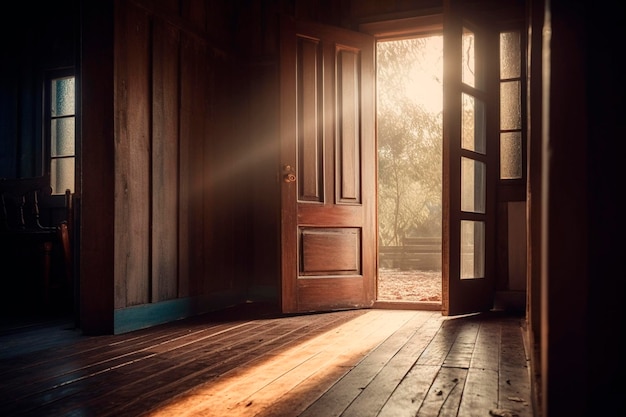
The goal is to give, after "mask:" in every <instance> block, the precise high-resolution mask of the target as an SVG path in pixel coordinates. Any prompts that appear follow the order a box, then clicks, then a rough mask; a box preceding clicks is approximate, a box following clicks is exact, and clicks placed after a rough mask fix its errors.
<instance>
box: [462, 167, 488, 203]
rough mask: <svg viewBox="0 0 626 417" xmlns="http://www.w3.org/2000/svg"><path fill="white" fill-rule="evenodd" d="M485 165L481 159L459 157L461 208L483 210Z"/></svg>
mask: <svg viewBox="0 0 626 417" xmlns="http://www.w3.org/2000/svg"><path fill="white" fill-rule="evenodd" d="M486 172H487V167H486V166H485V164H484V163H483V162H481V161H475V160H473V159H470V158H465V157H462V158H461V210H462V211H466V212H472V213H484V212H485V195H486V188H487V181H486V178H487V176H486Z"/></svg>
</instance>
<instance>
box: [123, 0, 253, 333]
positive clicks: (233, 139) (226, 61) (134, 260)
mask: <svg viewBox="0 0 626 417" xmlns="http://www.w3.org/2000/svg"><path fill="white" fill-rule="evenodd" d="M157 3H158V4H156V5H155V4H154V3H153V2H147V1H141V0H120V1H118V2H117V3H116V6H117V7H116V11H115V36H114V37H115V42H114V45H115V98H114V107H115V138H114V149H115V156H114V164H115V177H114V188H115V204H114V210H115V225H114V235H115V247H114V253H115V262H114V264H115V272H114V282H115V284H114V307H115V310H116V312H117V314H118V316H119V313H120V312H127V311H136V312H139V313H141V311H142V310H141V309H139V308H143V309H144V310H143V313H144V316H145V315H146V314H148V315H150V314H152V316H154V312H152V313H146V311H147V310H146V308H147V307H150V306H154V305H156V304H159V303H161V304H162V305H166V304H164V303H165V302H168V301H169V302H174V301H177V300H178V301H181V300H184V301H183V302H181V303H179V304H171V306H170V307H165V308H162V309H161V310H159V312H160V314H162V318H163V320H164V321H167V320H171V319H173V318H176V317H173V316H172V314H174V315H179V316H185V315H189V314H197V313H201V312H204V311H210V310H212V309H215V308H219V307H223V306H220V305H217V304H215V305H214V304H212V303H211V300H212V299H213V300H218V301H217V302H218V303H222V304H227V303H229V302H233V300H235V301H238V302H242V301H245V299H246V295H245V285H244V283H245V281H246V280H247V279H248V278H247V277H240V276H239V274H241V272H242V271H241V268H237V265H236V264H235V256H234V252H235V251H236V250H237V248H236V245H237V244H236V243H235V242H241V241H242V239H241V235H239V236H237V235H235V236H234V234H233V225H236V224H244V225H245V224H246V221H245V219H243V218H240V217H243V216H242V212H243V213H245V208H243V209H242V208H240V207H237V206H239V205H240V202H239V203H238V201H237V200H238V199H239V200H240V197H238V196H240V195H241V193H243V192H245V190H242V187H241V186H240V185H241V184H240V174H241V173H240V172H236V171H235V172H233V171H232V170H231V171H229V172H226V171H227V168H228V167H229V166H232V164H233V163H234V162H233V161H234V160H235V158H236V154H237V152H239V151H240V150H241V134H240V133H239V132H238V131H237V130H236V129H234V128H233V126H235V125H236V123H237V122H236V120H238V118H240V117H241V115H242V114H244V110H245V106H239V108H238V107H236V106H232V105H229V103H230V102H232V101H233V99H230V98H229V96H230V95H231V94H232V90H233V88H234V87H236V84H237V82H238V81H239V80H238V77H237V75H236V74H237V73H238V72H237V71H236V68H235V67H236V65H235V64H234V63H233V61H234V60H233V57H232V56H230V55H228V54H227V53H226V52H224V51H222V50H221V49H219V47H217V46H216V45H215V44H211V43H210V42H209V41H208V39H209V33H208V31H209V30H212V29H208V28H213V27H212V25H211V24H210V22H209V19H216V20H222V21H224V20H225V18H224V17H225V16H223V15H222V16H213V15H211V14H210V13H208V10H207V9H208V7H209V5H208V3H207V2H193V4H188V2H181V4H184V5H186V6H185V7H179V6H178V5H177V4H176V3H177V2H171V1H170V2H168V1H164V2H157ZM226 11H227V8H223V10H222V12H223V13H226ZM172 12H175V13H172ZM216 77H219V79H216ZM218 96H219V97H218ZM240 103H241V102H240ZM243 103H245V102H243ZM236 208H237V209H236ZM235 209H236V210H235ZM239 229H240V232H239V233H240V234H241V233H242V232H245V230H242V228H241V227H240V228H239ZM244 229H245V228H244ZM244 256H245V254H244ZM233 271H239V274H237V273H235V272H233ZM133 308H135V310H132V309H133ZM167 308H170V309H173V312H170V313H168V312H167V311H166V310H167ZM168 314H169V316H168ZM125 320H126V319H125ZM131 320H134V321H135V322H136V323H134V324H131V327H142V326H145V325H150V324H155V323H148V322H146V323H142V322H141V321H142V319H141V314H139V315H137V316H133V317H132V318H131ZM156 320H157V321H158V320H159V319H158V318H156ZM127 321H128V320H127ZM125 325H126V326H127V325H128V323H127V324H125ZM117 327H119V326H117ZM128 330H130V328H129V329H128ZM116 331H120V329H119V328H118V329H117V330H116Z"/></svg>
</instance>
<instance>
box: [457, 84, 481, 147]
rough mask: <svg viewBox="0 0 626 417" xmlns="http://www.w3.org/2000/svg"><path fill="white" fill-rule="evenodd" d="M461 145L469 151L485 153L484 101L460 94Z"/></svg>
mask: <svg viewBox="0 0 626 417" xmlns="http://www.w3.org/2000/svg"><path fill="white" fill-rule="evenodd" d="M461 105H462V106H463V108H462V112H463V113H462V120H461V123H462V126H461V146H462V147H463V149H467V150H469V151H474V152H479V153H481V154H485V152H486V149H485V148H486V143H487V141H486V134H485V103H483V102H482V101H481V100H479V99H477V98H475V97H472V96H470V95H469V94H465V93H464V94H463V95H462V104H461Z"/></svg>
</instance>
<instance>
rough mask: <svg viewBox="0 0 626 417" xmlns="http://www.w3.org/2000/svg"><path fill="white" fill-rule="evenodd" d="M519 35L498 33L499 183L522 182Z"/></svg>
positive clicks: (512, 32)
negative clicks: (519, 180) (516, 180)
mask: <svg viewBox="0 0 626 417" xmlns="http://www.w3.org/2000/svg"><path fill="white" fill-rule="evenodd" d="M521 93H522V55H521V33H520V31H509V32H502V33H500V179H502V180H515V179H522V178H523V167H524V164H523V155H524V153H523V142H524V141H523V134H522V129H523V118H522V94H521Z"/></svg>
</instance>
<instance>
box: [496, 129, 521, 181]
mask: <svg viewBox="0 0 626 417" xmlns="http://www.w3.org/2000/svg"><path fill="white" fill-rule="evenodd" d="M500 178H501V179H516V178H522V134H521V133H520V132H508V133H502V134H500Z"/></svg>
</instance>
